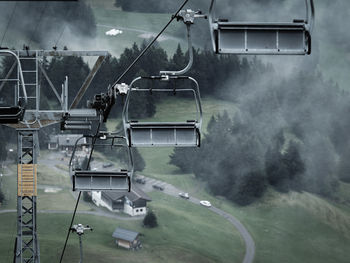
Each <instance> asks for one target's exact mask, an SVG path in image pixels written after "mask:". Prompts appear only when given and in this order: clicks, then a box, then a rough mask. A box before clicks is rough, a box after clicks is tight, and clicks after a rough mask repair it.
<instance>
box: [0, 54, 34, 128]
mask: <svg viewBox="0 0 350 263" xmlns="http://www.w3.org/2000/svg"><path fill="white" fill-rule="evenodd" d="M0 56H13V57H14V58H15V63H17V68H18V70H17V73H18V74H17V78H16V79H7V78H5V79H2V80H1V82H2V83H6V82H10V81H15V82H16V85H17V87H16V86H15V87H16V89H18V90H16V103H15V105H13V106H1V107H0V124H13V123H18V122H20V121H22V120H23V117H24V113H25V106H26V104H27V101H28V97H27V92H26V87H25V84H24V78H23V71H22V67H21V62H20V60H19V57H18V56H17V55H16V54H15V53H14V52H12V51H10V50H0ZM20 86H21V87H22V92H23V97H22V98H23V99H24V103H21V100H20V95H19V88H20Z"/></svg>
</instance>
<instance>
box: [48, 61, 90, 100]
mask: <svg viewBox="0 0 350 263" xmlns="http://www.w3.org/2000/svg"><path fill="white" fill-rule="evenodd" d="M46 70H47V74H48V75H49V77H50V80H51V81H52V83H53V85H54V86H55V87H61V85H62V84H63V82H64V78H65V76H68V83H69V92H68V98H69V104H71V103H72V101H73V99H74V98H75V95H76V94H77V91H78V90H79V89H80V87H81V85H82V84H83V82H84V80H85V78H86V76H87V75H88V74H89V72H90V69H89V66H88V64H87V63H85V62H84V61H83V59H82V58H81V57H59V58H56V57H54V58H53V59H52V60H51V62H50V63H49V65H48V66H47V69H46ZM44 84H45V86H44V89H43V93H44V94H45V95H46V96H47V98H49V99H51V100H53V101H57V99H56V97H55V95H54V93H53V92H52V91H51V89H50V88H49V86H48V84H47V83H46V82H44ZM57 103H58V102H57ZM82 104H83V106H86V101H85V102H82Z"/></svg>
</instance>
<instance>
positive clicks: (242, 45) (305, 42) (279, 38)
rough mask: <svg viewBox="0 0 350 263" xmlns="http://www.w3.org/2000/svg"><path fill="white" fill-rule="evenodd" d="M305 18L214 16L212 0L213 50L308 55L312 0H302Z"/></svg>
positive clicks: (311, 25)
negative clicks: (276, 20)
mask: <svg viewBox="0 0 350 263" xmlns="http://www.w3.org/2000/svg"><path fill="white" fill-rule="evenodd" d="M305 3H306V16H307V17H306V19H305V20H294V21H293V22H289V23H266V22H265V23H264V22H234V21H228V20H227V19H216V18H215V19H214V17H213V16H214V5H215V0H212V2H211V6H210V14H209V25H210V30H211V38H212V44H213V48H214V51H215V52H216V53H219V54H251V55H261V54H262V55H264V54H266V55H309V54H311V31H312V27H313V23H314V4H313V0H305Z"/></svg>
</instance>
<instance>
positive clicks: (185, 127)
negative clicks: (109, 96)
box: [122, 75, 203, 147]
mask: <svg viewBox="0 0 350 263" xmlns="http://www.w3.org/2000/svg"><path fill="white" fill-rule="evenodd" d="M142 79H147V80H151V81H164V80H166V81H169V80H171V79H173V80H175V81H177V80H180V79H185V80H186V79H187V80H190V81H191V82H193V83H194V84H195V88H176V89H166V88H157V89H153V88H152V89H142V88H137V87H134V86H135V83H136V82H138V81H140V80H142ZM144 91H152V92H192V93H193V95H194V99H195V103H196V110H197V112H196V114H197V118H196V120H188V121H186V122H142V121H135V120H130V119H129V114H128V112H129V105H130V98H131V96H132V95H131V94H132V92H144ZM122 118H123V125H124V130H125V134H126V136H127V142H128V145H129V147H161V146H173V147H199V146H200V135H201V127H202V119H203V113H202V106H201V100H200V92H199V85H198V82H197V81H196V80H195V79H194V78H191V77H187V76H172V75H170V76H166V77H165V76H152V77H138V78H136V79H134V80H133V81H132V83H131V84H130V88H129V91H128V94H127V97H126V100H125V105H124V109H123V114H122Z"/></svg>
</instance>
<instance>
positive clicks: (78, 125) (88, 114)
mask: <svg viewBox="0 0 350 263" xmlns="http://www.w3.org/2000/svg"><path fill="white" fill-rule="evenodd" d="M93 120H98V114H97V111H96V110H95V109H72V110H70V111H69V112H67V113H64V115H63V119H62V123H61V130H91V125H92V123H91V121H93Z"/></svg>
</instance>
